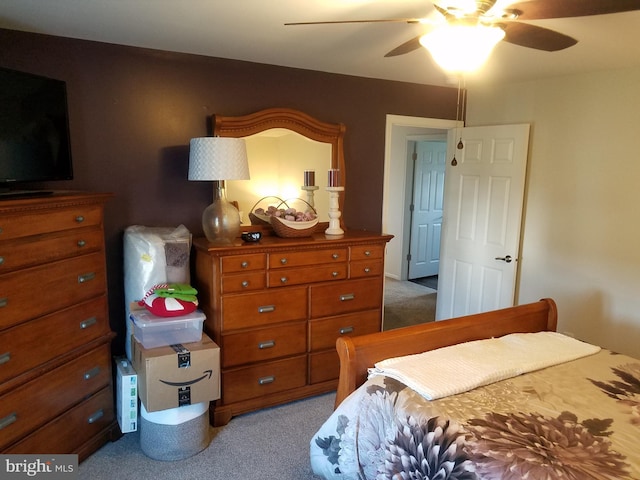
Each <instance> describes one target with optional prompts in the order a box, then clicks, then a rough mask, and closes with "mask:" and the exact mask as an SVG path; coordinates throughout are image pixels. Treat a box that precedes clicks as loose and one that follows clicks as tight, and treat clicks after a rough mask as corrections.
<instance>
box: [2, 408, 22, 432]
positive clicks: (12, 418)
mask: <svg viewBox="0 0 640 480" xmlns="http://www.w3.org/2000/svg"><path fill="white" fill-rule="evenodd" d="M16 420H18V414H17V413H16V412H13V413H10V414H9V415H7V416H6V417H4V418H3V419H2V420H0V430H2V429H3V428H6V427H8V426H9V425H11V424H12V423H15V422H16Z"/></svg>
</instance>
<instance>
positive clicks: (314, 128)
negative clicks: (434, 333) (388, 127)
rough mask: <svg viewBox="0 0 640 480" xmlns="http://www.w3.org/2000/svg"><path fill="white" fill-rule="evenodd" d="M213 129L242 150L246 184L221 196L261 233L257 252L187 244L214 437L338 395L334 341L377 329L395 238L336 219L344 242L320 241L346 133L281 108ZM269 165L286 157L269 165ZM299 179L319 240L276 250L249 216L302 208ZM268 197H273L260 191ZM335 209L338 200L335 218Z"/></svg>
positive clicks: (278, 242) (253, 247)
mask: <svg viewBox="0 0 640 480" xmlns="http://www.w3.org/2000/svg"><path fill="white" fill-rule="evenodd" d="M211 124H212V126H213V131H212V134H213V135H218V136H230V137H242V138H245V139H246V141H247V152H248V156H249V169H250V173H251V180H250V181H248V182H247V183H249V184H248V185H243V188H242V189H238V190H235V191H234V190H233V186H232V185H229V187H228V189H227V196H228V198H229V200H231V201H235V202H237V205H238V208H239V210H240V211H241V212H242V213H243V223H245V225H243V227H242V228H243V229H244V230H252V231H254V230H259V231H261V233H262V238H261V239H260V241H259V242H255V243H253V242H244V241H243V240H241V239H240V238H238V239H237V240H236V241H235V242H234V243H233V244H232V245H214V244H211V243H209V242H208V241H207V240H206V239H205V238H198V239H195V240H194V247H195V275H194V277H195V286H196V288H197V289H198V298H199V301H200V307H201V308H202V310H203V311H204V313H205V315H206V320H205V324H204V329H205V332H206V333H207V334H208V335H209V336H210V337H211V338H213V340H214V341H215V342H216V343H217V344H218V345H219V346H220V348H221V387H222V388H221V398H220V399H219V400H217V401H216V402H213V403H212V404H211V410H210V413H211V423H212V424H213V425H216V426H219V425H224V424H226V423H228V422H229V421H230V419H231V418H232V417H233V416H234V415H238V414H241V413H246V412H249V411H253V410H257V409H260V408H265V407H270V406H274V405H278V404H281V403H285V402H289V401H293V400H297V399H301V398H305V397H309V396H312V395H317V394H320V393H326V392H330V391H333V390H335V389H336V386H337V380H338V375H339V361H338V355H337V353H336V350H335V342H336V339H337V338H338V337H339V336H342V335H363V334H367V333H373V332H377V331H379V330H380V329H381V324H382V311H383V287H384V255H385V248H386V244H387V242H388V241H389V240H390V239H391V236H390V235H384V234H381V233H372V232H364V231H357V230H351V229H348V228H347V227H346V225H348V222H347V221H345V219H344V217H341V218H340V222H341V226H342V228H343V230H344V233H343V234H341V235H327V234H326V233H325V231H326V228H327V223H328V222H327V221H326V218H327V217H326V208H328V207H326V206H325V205H328V204H329V200H328V193H327V191H326V188H325V186H326V184H327V181H328V178H327V172H328V171H329V170H339V171H340V181H341V184H340V186H341V187H344V188H345V190H347V186H346V175H345V166H346V165H345V163H346V162H345V158H344V151H343V138H344V134H345V127H344V125H342V124H331V123H325V122H322V121H320V120H318V119H315V118H313V117H311V116H309V115H307V114H305V113H303V112H298V111H295V110H291V109H283V108H275V109H268V110H263V111H260V112H257V113H254V114H251V115H246V116H241V117H226V116H214V117H213V118H212V122H211ZM287 137H291V138H287ZM287 142H288V143H287ZM305 146H306V147H308V148H309V150H308V151H306V150H305V148H304V147H305ZM276 153H277V154H278V155H280V154H282V155H284V154H288V155H289V156H288V157H286V158H283V159H275V158H274V157H275V156H277V155H276ZM323 155H324V156H323ZM265 165H266V167H265ZM285 167H286V168H285ZM272 170H275V171H276V172H279V174H278V175H275V174H274V172H273V171H272ZM285 170H286V175H285V173H283V172H284V171H285ZM304 171H315V177H316V183H317V184H318V185H317V186H318V188H317V189H316V190H315V191H314V195H315V196H316V197H315V198H314V200H315V206H316V209H317V213H318V217H319V219H320V222H319V224H318V227H317V228H316V230H315V231H314V232H313V233H310V234H309V235H308V236H304V237H293V238H286V237H285V238H283V237H279V236H277V235H275V234H274V233H273V231H272V230H271V229H270V228H269V226H268V225H250V223H249V222H250V221H249V219H248V214H249V213H250V212H251V210H252V209H253V208H255V207H254V206H255V204H256V203H257V202H258V201H259V200H260V199H262V198H264V197H267V196H271V197H278V198H280V199H282V198H283V197H287V198H289V199H290V198H292V197H293V196H297V197H300V198H307V197H306V195H307V193H308V192H307V190H305V189H303V188H301V187H303V186H304V185H303V172H304ZM289 174H291V175H290V176H291V178H290V179H289V180H287V179H288V176H289ZM265 177H267V178H265ZM231 183H233V182H231ZM235 183H241V182H235ZM296 184H297V186H296ZM265 185H270V186H272V187H273V186H274V185H275V186H277V188H278V189H272V190H264V189H263V186H265ZM243 195H244V196H243ZM343 200H344V191H340V195H339V200H338V205H339V206H341V205H342V202H343ZM276 201H278V200H276Z"/></svg>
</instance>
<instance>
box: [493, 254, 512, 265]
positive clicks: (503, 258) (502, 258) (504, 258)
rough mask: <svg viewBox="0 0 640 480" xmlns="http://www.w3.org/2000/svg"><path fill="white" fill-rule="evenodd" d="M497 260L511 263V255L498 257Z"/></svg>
mask: <svg viewBox="0 0 640 480" xmlns="http://www.w3.org/2000/svg"><path fill="white" fill-rule="evenodd" d="M496 260H502V261H503V262H507V263H511V260H512V258H511V255H507V256H506V257H496Z"/></svg>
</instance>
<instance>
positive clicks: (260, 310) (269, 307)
mask: <svg viewBox="0 0 640 480" xmlns="http://www.w3.org/2000/svg"><path fill="white" fill-rule="evenodd" d="M275 309H276V306H275V305H262V306H261V307H258V313H269V312H273V311H275Z"/></svg>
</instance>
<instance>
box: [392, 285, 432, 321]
mask: <svg viewBox="0 0 640 480" xmlns="http://www.w3.org/2000/svg"><path fill="white" fill-rule="evenodd" d="M384 289H385V293H384V322H383V329H384V330H391V329H393V328H399V327H407V326H410V325H416V324H419V323H425V322H432V321H434V320H435V316H436V295H437V292H436V291H435V290H433V289H431V288H428V287H424V286H422V285H419V284H417V283H415V282H407V281H400V280H394V279H392V278H386V279H385V286H384Z"/></svg>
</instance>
